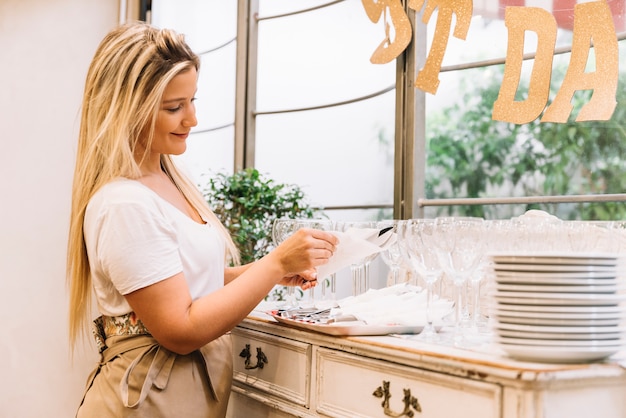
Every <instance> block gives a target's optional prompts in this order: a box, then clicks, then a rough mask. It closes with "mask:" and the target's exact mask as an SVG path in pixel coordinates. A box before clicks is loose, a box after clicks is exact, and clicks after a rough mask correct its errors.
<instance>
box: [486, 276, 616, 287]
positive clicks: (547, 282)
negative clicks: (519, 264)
mask: <svg viewBox="0 0 626 418" xmlns="http://www.w3.org/2000/svg"><path fill="white" fill-rule="evenodd" d="M515 274H520V273H515ZM493 282H495V283H498V284H516V285H522V284H523V285H529V286H533V285H535V286H595V287H604V286H613V287H615V286H618V285H619V283H622V282H623V280H619V281H618V280H617V278H616V277H610V278H594V279H577V278H575V277H574V278H571V277H567V276H564V277H561V278H556V277H522V276H515V275H514V276H511V277H505V276H496V277H494V278H493Z"/></svg>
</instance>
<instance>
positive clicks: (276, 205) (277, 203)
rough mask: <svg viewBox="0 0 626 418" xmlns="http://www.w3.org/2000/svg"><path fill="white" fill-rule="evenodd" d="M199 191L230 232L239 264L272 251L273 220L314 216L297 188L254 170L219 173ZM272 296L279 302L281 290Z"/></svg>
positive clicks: (314, 212)
mask: <svg viewBox="0 0 626 418" xmlns="http://www.w3.org/2000/svg"><path fill="white" fill-rule="evenodd" d="M202 192H203V195H204V197H205V199H206V200H207V202H208V203H209V206H211V208H212V209H213V211H214V212H215V215H216V216H217V217H218V218H219V219H220V221H221V222H222V223H223V224H224V226H225V227H226V228H227V229H228V230H229V231H230V233H231V236H232V238H233V241H234V242H235V245H237V247H238V248H239V251H240V253H241V262H242V263H249V262H252V261H254V260H257V259H259V258H261V257H263V256H264V255H265V254H267V253H268V252H269V251H270V250H271V248H272V245H273V243H272V225H273V223H274V220H275V219H278V218H292V219H295V218H313V217H314V215H316V213H317V212H316V210H315V209H314V208H313V207H312V206H311V205H310V204H309V203H308V202H307V201H306V196H305V194H304V192H303V191H302V189H301V188H300V187H299V186H297V185H294V184H283V183H276V182H275V181H274V180H272V179H270V178H267V177H266V176H264V175H261V174H260V173H259V171H258V170H257V169H255V168H246V169H244V170H241V171H239V172H236V173H234V174H225V173H218V174H216V175H215V176H213V177H211V178H210V179H209V182H208V184H207V185H206V187H205V188H204V189H203V191H202ZM274 293H275V294H274V296H275V297H278V298H279V300H280V299H282V289H281V290H278V291H276V290H275V292H274Z"/></svg>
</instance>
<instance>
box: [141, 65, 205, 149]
mask: <svg viewBox="0 0 626 418" xmlns="http://www.w3.org/2000/svg"><path fill="white" fill-rule="evenodd" d="M197 81H198V73H197V71H196V69H195V68H192V69H190V70H187V71H184V72H182V73H180V74H178V75H177V76H175V77H174V78H173V79H172V81H170V82H169V84H168V85H167V87H166V88H165V91H164V92H163V98H162V100H161V105H160V108H159V113H158V115H157V119H156V124H155V127H154V138H153V140H152V147H151V151H152V152H153V153H156V154H173V155H179V154H182V153H183V152H185V149H186V148H187V143H186V140H187V137H188V136H189V131H190V130H191V128H192V127H194V126H196V125H197V124H198V121H197V119H196V106H195V104H194V100H195V98H194V96H195V94H196V91H197V89H198V87H197Z"/></svg>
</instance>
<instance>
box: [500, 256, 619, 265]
mask: <svg viewBox="0 0 626 418" xmlns="http://www.w3.org/2000/svg"><path fill="white" fill-rule="evenodd" d="M491 259H492V260H493V262H494V263H498V264H501V263H503V264H562V265H578V264H587V265H596V266H602V265H605V266H606V265H610V266H614V265H617V264H618V262H619V260H620V257H619V256H617V255H611V254H527V255H519V254H515V255H506V254H504V255H498V254H494V255H491Z"/></svg>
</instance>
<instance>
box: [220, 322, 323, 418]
mask: <svg viewBox="0 0 626 418" xmlns="http://www.w3.org/2000/svg"><path fill="white" fill-rule="evenodd" d="M232 335H233V356H234V363H233V366H234V375H233V378H234V382H235V384H242V385H246V386H247V387H251V388H253V389H254V390H255V391H261V392H264V393H268V394H270V395H274V396H276V397H278V398H281V399H284V400H287V401H289V402H290V403H292V404H296V405H300V406H303V407H306V408H308V407H309V406H310V385H311V352H312V349H311V345H310V344H306V343H301V342H298V341H294V340H289V339H287V338H281V337H277V336H274V335H269V334H264V333H260V332H256V331H251V330H243V329H240V328H236V329H234V330H233V333H232ZM260 398H263V397H260Z"/></svg>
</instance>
